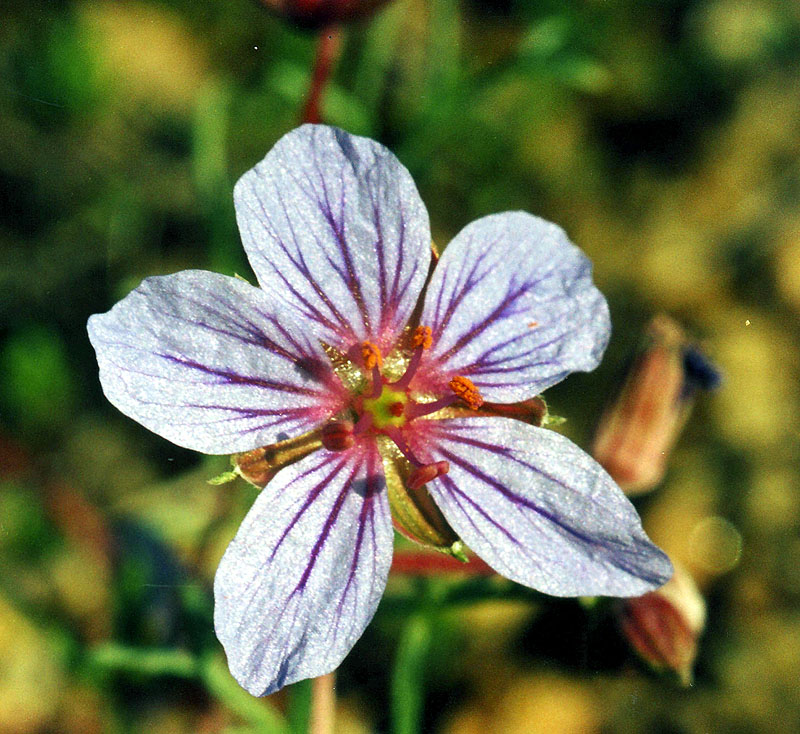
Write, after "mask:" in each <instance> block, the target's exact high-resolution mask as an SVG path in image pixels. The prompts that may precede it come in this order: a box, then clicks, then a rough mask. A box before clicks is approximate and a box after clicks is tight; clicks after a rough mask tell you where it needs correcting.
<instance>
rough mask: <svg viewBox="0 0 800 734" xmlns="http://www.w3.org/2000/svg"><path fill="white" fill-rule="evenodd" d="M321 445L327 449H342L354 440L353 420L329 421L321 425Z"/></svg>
mask: <svg viewBox="0 0 800 734" xmlns="http://www.w3.org/2000/svg"><path fill="white" fill-rule="evenodd" d="M321 438H322V445H323V446H324V447H325V448H326V449H328V451H344V450H345V449H349V448H350V447H351V446H352V445H353V444H354V443H355V442H356V440H355V438H354V437H353V421H347V420H344V421H331V422H330V423H326V424H325V425H324V426H323V427H322V435H321Z"/></svg>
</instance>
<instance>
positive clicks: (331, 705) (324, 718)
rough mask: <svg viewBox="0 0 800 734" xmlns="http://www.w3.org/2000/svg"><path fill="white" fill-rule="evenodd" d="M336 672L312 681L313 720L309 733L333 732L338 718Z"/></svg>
mask: <svg viewBox="0 0 800 734" xmlns="http://www.w3.org/2000/svg"><path fill="white" fill-rule="evenodd" d="M335 683H336V672H333V673H328V674H327V675H321V676H320V677H319V678H314V680H313V681H311V720H310V723H309V727H308V734H333V732H334V723H335V720H336V692H335Z"/></svg>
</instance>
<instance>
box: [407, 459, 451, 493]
mask: <svg viewBox="0 0 800 734" xmlns="http://www.w3.org/2000/svg"><path fill="white" fill-rule="evenodd" d="M449 471H450V464H449V463H448V462H447V461H435V462H433V464H424V465H423V466H418V467H417V468H416V469H414V471H412V472H411V474H410V475H409V477H408V479H407V480H406V484H407V485H408V488H409V489H411V490H415V489H419V488H420V487H422V486H423V485H425V484H427V483H428V482H432V481H433V480H434V479H436V478H437V477H441V476H443V475H444V474H447V472H449Z"/></svg>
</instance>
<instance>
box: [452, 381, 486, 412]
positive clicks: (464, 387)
mask: <svg viewBox="0 0 800 734" xmlns="http://www.w3.org/2000/svg"><path fill="white" fill-rule="evenodd" d="M449 384H450V389H451V390H452V391H453V392H454V393H455V394H456V395H458V397H460V398H461V399H462V400H463V401H464V402H465V403H466V404H467V407H469V408H470V409H471V410H477V409H478V408H480V407H481V405H483V398H482V397H481V394H480V392H479V390H478V388H477V387H475V385H474V383H473V382H472V380H470V379H469V378H467V377H462V376H461V375H456V376H455V377H454V378H453V379H452V380H450V383H449Z"/></svg>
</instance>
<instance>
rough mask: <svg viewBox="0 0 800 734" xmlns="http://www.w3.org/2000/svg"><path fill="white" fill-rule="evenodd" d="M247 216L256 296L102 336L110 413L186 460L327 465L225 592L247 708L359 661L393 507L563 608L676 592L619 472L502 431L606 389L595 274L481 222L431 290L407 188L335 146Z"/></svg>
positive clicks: (159, 282)
mask: <svg viewBox="0 0 800 734" xmlns="http://www.w3.org/2000/svg"><path fill="white" fill-rule="evenodd" d="M234 199H235V206H236V213H237V219H238V223H239V229H240V231H241V235H242V239H243V242H244V246H245V249H246V251H247V254H248V257H249V259H250V263H251V265H252V267H253V270H254V271H255V274H256V276H257V278H258V282H259V285H260V288H255V287H253V286H251V285H249V284H247V283H246V282H243V281H242V280H240V279H236V278H231V277H226V276H223V275H217V274H214V273H209V272H203V271H185V272H180V273H176V274H174V275H168V276H164V277H155V278H148V279H146V280H145V281H144V282H143V283H142V284H141V285H140V286H139V287H138V288H136V289H135V290H134V291H133V292H132V293H130V294H129V295H128V296H127V297H126V298H124V299H123V300H122V301H121V302H120V303H118V304H117V305H116V306H114V308H112V309H111V311H109V312H108V313H106V314H101V315H95V316H92V317H91V319H90V320H89V335H90V338H91V341H92V343H93V345H94V347H95V350H96V352H97V359H98V363H99V365H100V379H101V382H102V385H103V390H104V392H105V394H106V396H107V397H108V399H109V400H110V401H111V402H112V403H113V404H114V405H116V406H117V407H118V408H119V409H120V410H121V411H122V412H123V413H125V414H126V415H128V416H130V417H132V418H134V419H135V420H137V421H139V422H140V423H141V424H143V425H144V426H146V427H147V428H149V429H150V430H152V431H155V432H156V433H158V434H159V435H161V436H163V437H164V438H167V439H168V440H170V441H173V442H174V443H177V444H179V445H181V446H185V447H187V448H190V449H195V450H197V451H203V452H207V453H219V454H227V453H234V452H243V451H244V452H249V451H252V450H253V449H255V448H257V447H259V446H266V445H269V444H274V443H276V442H289V443H291V442H292V441H296V440H297V437H298V436H300V435H301V434H305V433H307V434H308V437H309V438H308V441H309V446H310V447H311V448H316V447H319V448H318V449H317V450H315V451H311V450H310V449H309V450H308V451H300V450H295V451H294V453H293V456H294V459H293V460H292V461H293V463H291V462H288V463H287V465H286V466H285V467H284V468H283V469H281V470H280V471H279V472H278V473H277V475H275V476H274V478H272V479H271V481H270V483H269V484H268V485H267V487H266V488H265V489H264V490H263V491H262V492H261V494H260V495H259V497H258V498H257V499H256V501H255V503H254V504H253V507H252V508H251V510H250V512H249V513H248V515H247V517H246V518H245V520H244V522H243V523H242V525H241V527H240V528H239V531H238V533H237V534H236V537H235V538H234V539H233V541H232V542H231V544H230V545H229V547H228V549H227V551H226V552H225V555H224V557H223V558H222V560H221V562H220V565H219V569H218V571H217V574H216V579H215V583H214V593H215V614H214V621H215V628H216V632H217V636H218V637H219V639H220V640H221V642H222V644H223V645H224V647H225V650H226V652H227V655H228V663H229V666H230V668H231V671H232V673H233V674H234V676H235V677H236V678H237V679H238V680H239V682H240V683H241V684H242V685H243V686H244V687H245V688H246V689H247V690H248V691H250V692H251V693H253V694H255V695H265V694H268V693H271V692H272V691H275V690H277V689H278V688H280V687H281V686H283V685H285V684H287V683H291V682H293V681H296V680H299V679H303V678H309V677H313V676H319V675H322V674H324V673H327V672H329V671H331V670H333V669H334V668H336V667H337V666H338V665H339V663H340V662H341V661H342V659H343V658H344V657H345V655H346V654H347V653H348V652H349V650H350V648H351V647H352V646H353V644H354V643H355V641H356V640H357V639H358V637H359V636H360V635H361V633H362V632H363V630H364V628H365V627H366V625H367V624H368V622H369V621H370V619H371V618H372V616H373V614H374V613H375V609H376V607H377V604H378V600H379V599H380V597H381V595H382V593H383V589H384V586H385V584H386V579H387V576H388V573H389V567H390V563H391V556H392V541H393V531H392V521H391V520H392V518H391V512H390V501H391V504H392V505H393V506H394V507H395V508H396V510H397V511H396V513H395V514H396V516H397V514H401V515H405V517H404V519H401V520H400V522H401V524H403V526H404V527H405V528H406V529H407V530H408V529H409V528H408V525H409V524H410V525H413V524H414V523H417V524H418V525H419V527H420V528H421V531H419V532H423V533H427V536H426V537H425V538H420V539H421V540H425V541H427V542H429V543H430V544H433V545H437V546H439V547H441V548H443V549H445V550H447V549H449V550H450V551H451V552H452V553H454V554H456V555H458V554H459V553H460V548H459V543H460V541H458V540H457V539H460V540H461V541H463V542H464V543H466V545H467V546H468V547H469V548H471V549H472V550H473V551H474V552H475V553H477V554H478V555H479V556H480V557H481V558H482V559H483V560H484V561H486V562H487V563H488V564H489V565H490V566H491V567H492V568H494V569H495V570H496V571H497V572H499V573H501V574H502V575H504V576H506V577H508V578H510V579H513V580H514V581H517V582H519V583H521V584H525V585H527V586H531V587H533V588H536V589H539V590H540V591H543V592H545V593H548V594H553V595H557V596H574V595H601V594H602V595H610V596H637V595H641V594H644V593H646V592H648V591H651V590H652V589H654V588H656V587H658V586H660V585H661V584H663V583H664V582H665V581H666V580H667V579H668V578H669V576H670V575H671V572H672V569H671V565H670V563H669V560H668V559H667V558H666V556H665V555H664V554H663V553H662V552H661V551H660V550H658V549H657V548H656V547H655V546H653V545H652V544H651V543H650V541H649V540H648V539H647V536H646V535H645V534H644V531H643V530H642V527H641V524H640V521H639V518H638V516H637V514H636V512H635V510H634V509H633V507H632V505H631V504H630V503H629V501H628V500H627V499H626V498H625V496H624V495H623V494H622V492H621V491H620V490H619V488H618V487H617V486H616V485H615V484H614V483H613V481H612V480H611V478H610V477H609V476H608V475H607V474H606V472H605V471H604V470H603V469H602V468H601V467H600V466H599V465H598V464H597V463H596V462H595V461H594V460H593V459H591V458H590V457H589V456H588V455H587V454H585V453H584V452H582V451H581V450H580V449H578V448H577V447H576V446H575V445H574V444H572V443H571V442H570V441H569V440H568V439H566V438H565V437H564V436H562V435H560V434H558V433H555V432H553V431H549V430H546V429H544V428H538V427H536V426H534V425H530V424H529V423H528V422H525V421H523V420H517V419H515V418H513V417H509V416H511V415H513V411H509V410H501V409H500V408H508V404H511V403H516V402H518V401H530V399H531V398H533V397H534V396H536V395H538V394H539V393H540V392H541V391H543V390H544V389H545V388H547V387H549V386H551V385H553V384H555V383H557V382H559V381H560V380H561V379H563V378H564V377H566V376H567V375H568V374H569V373H570V372H572V371H575V370H591V369H593V368H594V367H595V366H596V365H597V363H598V362H599V360H600V357H601V355H602V353H603V350H604V348H605V345H606V342H607V340H608V336H609V330H610V326H609V316H608V307H607V305H606V302H605V299H604V298H603V296H602V295H601V294H600V293H599V292H598V291H597V290H596V288H595V287H594V286H593V284H592V281H591V265H590V263H589V261H588V260H587V259H586V257H585V256H584V255H583V254H582V253H581V252H580V250H579V249H578V248H577V247H575V246H574V245H573V244H571V243H570V242H569V240H568V239H567V237H566V235H565V234H564V232H563V231H562V230H561V229H560V228H558V227H557V226H555V225H553V224H550V223H548V222H545V221H543V220H542V219H539V218H537V217H534V216H532V215H530V214H526V213H523V212H508V213H504V214H496V215H492V216H487V217H484V218H483V219H479V220H477V221H475V222H473V223H472V224H470V225H469V226H467V227H466V228H465V229H464V230H463V231H462V232H461V233H460V234H458V235H457V236H456V238H455V239H454V240H453V241H452V243H451V244H450V246H449V247H448V248H447V250H446V251H445V252H444V254H443V255H442V257H441V259H440V260H439V261H438V264H437V265H436V268H435V270H434V271H433V273H432V274H431V273H430V265H431V259H432V255H431V244H430V243H431V238H430V229H429V222H428V215H427V212H426V210H425V207H424V205H423V203H422V201H421V199H420V197H419V194H418V192H417V190H416V187H415V186H414V183H413V181H412V179H411V176H410V175H409V173H408V171H406V169H405V168H404V167H403V166H402V165H401V164H400V162H399V161H398V160H397V159H396V158H395V157H394V156H393V155H392V154H391V153H390V152H389V151H388V150H386V149H385V148H384V147H382V146H381V145H379V144H378V143H376V142H374V141H372V140H368V139H366V138H360V137H355V136H352V135H349V134H347V133H345V132H343V131H341V130H338V129H336V128H331V127H325V126H319V125H305V126H303V127H300V128H298V129H297V130H294V131H293V132H290V133H289V134H287V135H286V136H285V137H283V138H282V139H281V140H280V141H279V142H278V143H277V144H276V145H275V147H274V148H273V149H272V150H271V151H270V153H269V154H268V155H267V157H266V158H265V159H264V160H263V161H262V162H261V163H259V164H258V165H257V166H256V167H255V168H254V169H252V170H251V171H249V172H248V173H246V174H245V175H244V176H243V177H242V178H241V179H240V180H239V182H238V184H237V185H236V188H235V191H234ZM426 282H427V289H426V293H425V296H424V298H421V293H422V290H423V287H424V286H425V284H426ZM494 404H497V405H498V406H499V407H498V409H494V407H493V406H494ZM525 410H527V408H526V409H525ZM525 410H521V411H520V415H522V414H524V412H525ZM281 445H283V444H281ZM309 451H310V453H309ZM290 453H291V452H290ZM414 532H415V531H412V534H413V533H414ZM448 534H450V535H451V536H452V537H448ZM453 538H455V539H456V540H453ZM451 541H452V542H451Z"/></svg>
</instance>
